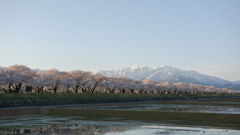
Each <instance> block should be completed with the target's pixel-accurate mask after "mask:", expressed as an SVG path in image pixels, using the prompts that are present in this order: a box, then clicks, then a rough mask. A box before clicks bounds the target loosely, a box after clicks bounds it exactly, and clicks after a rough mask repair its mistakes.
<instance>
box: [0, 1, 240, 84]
mask: <svg viewBox="0 0 240 135" xmlns="http://www.w3.org/2000/svg"><path fill="white" fill-rule="evenodd" d="M13 64H23V65H27V66H28V67H30V68H39V69H52V68H57V69H60V70H63V71H70V70H76V69H80V70H88V71H92V72H97V71H98V70H106V69H118V68H121V67H129V66H132V65H146V66H150V67H158V66H161V65H166V66H172V67H176V68H180V69H184V70H196V71H198V72H200V73H203V74H207V75H212V76H216V77H220V78H223V79H227V80H231V81H234V80H240V0H70V1H67V0H64V1H62V0H34V1H32V0H21V1H20V0H11V1H10V0H0V66H3V67H8V66H10V65H13Z"/></svg>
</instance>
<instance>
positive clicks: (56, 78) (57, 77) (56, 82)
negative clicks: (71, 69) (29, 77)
mask: <svg viewBox="0 0 240 135" xmlns="http://www.w3.org/2000/svg"><path fill="white" fill-rule="evenodd" d="M46 74H47V75H51V76H53V82H52V83H51V85H50V86H51V87H52V90H53V92H54V93H57V90H58V87H59V86H60V85H61V80H62V79H63V78H64V77H65V76H66V75H67V73H66V72H60V71H59V70H58V69H50V70H47V71H46Z"/></svg>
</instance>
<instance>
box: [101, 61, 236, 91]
mask: <svg viewBox="0 0 240 135" xmlns="http://www.w3.org/2000/svg"><path fill="white" fill-rule="evenodd" d="M97 73H98V74H101V75H104V76H110V77H117V76H125V77H127V78H130V79H134V80H140V81H145V80H148V79H151V80H153V81H157V82H170V83H176V82H183V83H193V84H199V85H207V86H216V87H223V86H224V85H226V84H228V85H227V86H229V87H230V84H234V85H237V86H238V85H239V86H240V82H239V81H235V82H232V81H228V80H224V79H220V78H217V77H213V76H208V75H204V74H201V73H199V72H197V71H186V70H182V69H178V68H174V67H169V66H161V67H156V68H152V67H147V66H132V67H126V68H120V69H117V70H100V71H99V72H97ZM234 88H235V87H234ZM239 88H240V87H239ZM237 89H238V88H237Z"/></svg>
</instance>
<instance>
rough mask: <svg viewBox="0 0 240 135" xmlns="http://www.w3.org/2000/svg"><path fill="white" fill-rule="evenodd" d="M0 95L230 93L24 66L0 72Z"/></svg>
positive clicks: (197, 87)
mask: <svg viewBox="0 0 240 135" xmlns="http://www.w3.org/2000/svg"><path fill="white" fill-rule="evenodd" d="M0 90H1V91H2V92H15V93H20V92H26V91H28V90H30V91H35V92H37V93H42V92H53V93H60V92H67V93H70V92H75V93H141V94H145V93H159V94H168V93H172V94H179V93H182V94H207V93H211V94H217V93H234V92H236V91H233V90H231V89H227V88H223V89H220V88H216V87H214V86H202V85H195V84H185V83H168V82H164V83H159V82H155V81H152V80H146V81H143V82H142V81H138V80H131V79H128V78H125V77H106V76H102V75H100V74H93V73H91V72H86V71H81V70H74V71H70V72H60V71H59V70H57V69H51V70H46V71H44V72H34V71H32V70H30V69H29V68H28V67H27V66H24V65H12V66H10V67H8V68H6V69H4V70H3V69H0Z"/></svg>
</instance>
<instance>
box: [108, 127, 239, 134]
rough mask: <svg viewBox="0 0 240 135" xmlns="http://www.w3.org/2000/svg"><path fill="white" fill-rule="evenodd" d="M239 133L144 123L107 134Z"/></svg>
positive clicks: (237, 131) (236, 132)
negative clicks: (133, 127) (130, 128)
mask: <svg viewBox="0 0 240 135" xmlns="http://www.w3.org/2000/svg"><path fill="white" fill-rule="evenodd" d="M204 134H206V135H239V134H240V131H239V130H228V129H215V128H209V127H205V128H203V127H176V126H159V125H144V126H141V127H139V128H136V129H133V130H127V131H125V132H120V133H114V132H111V133H107V134H106V135H204Z"/></svg>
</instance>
